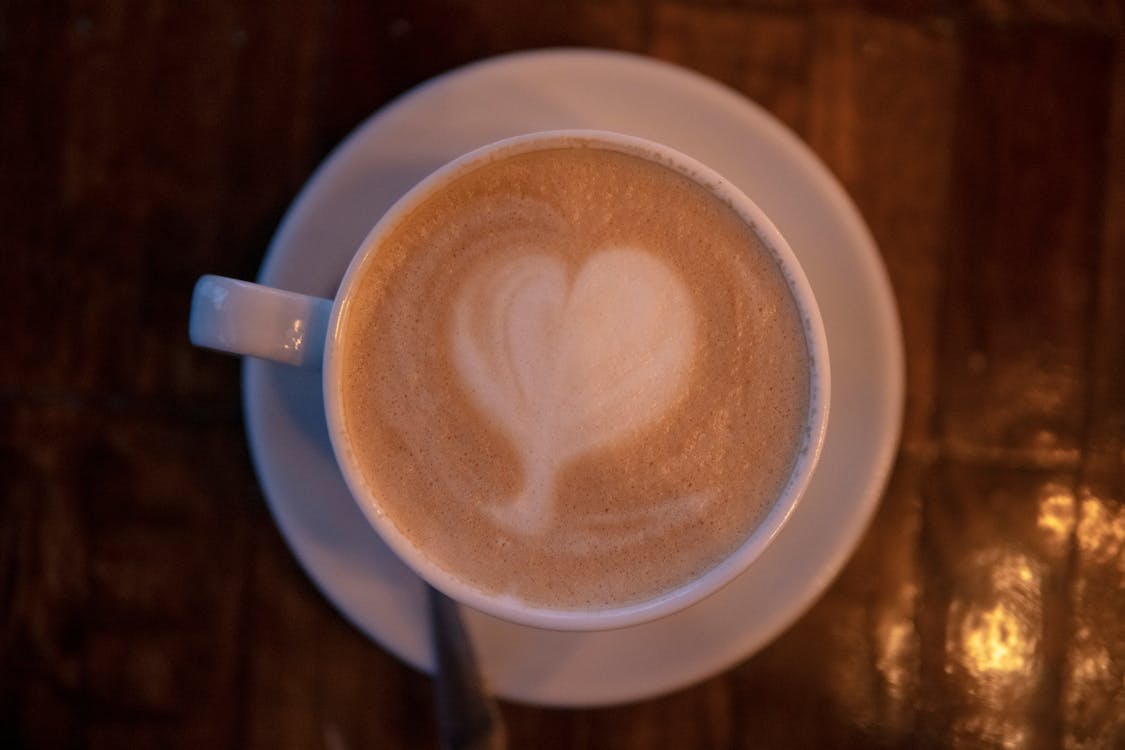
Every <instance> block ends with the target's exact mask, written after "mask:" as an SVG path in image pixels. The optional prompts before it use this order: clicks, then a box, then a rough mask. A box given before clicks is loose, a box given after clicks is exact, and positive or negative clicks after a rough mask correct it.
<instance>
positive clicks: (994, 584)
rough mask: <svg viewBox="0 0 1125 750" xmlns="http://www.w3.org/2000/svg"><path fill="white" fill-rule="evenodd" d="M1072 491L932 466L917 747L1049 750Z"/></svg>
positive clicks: (1040, 476) (991, 472)
mask: <svg viewBox="0 0 1125 750" xmlns="http://www.w3.org/2000/svg"><path fill="white" fill-rule="evenodd" d="M1075 482H1076V476H1075V475H1074V474H1073V473H1067V472H1054V471H1047V470H1044V471H1029V470H1026V469H1010V468H1004V467H980V466H977V465H966V464H960V463H957V462H952V461H940V462H939V463H938V464H937V465H936V466H935V471H934V472H933V474H932V475H931V477H930V478H929V481H928V485H929V489H928V492H927V496H926V498H925V502H924V504H923V508H924V520H923V535H922V554H923V558H922V559H923V560H924V562H925V570H924V583H923V589H922V598H921V606H920V607H919V614H918V630H919V636H920V644H921V691H920V693H921V702H920V704H921V708H920V711H921V713H920V717H919V719H920V721H919V735H920V738H921V739H925V740H926V741H927V742H930V743H932V744H933V745H935V746H940V745H946V746H948V745H953V746H962V745H964V746H966V747H993V746H995V747H1004V746H1013V747H1015V746H1019V747H1027V748H1044V750H1046V748H1052V747H1058V746H1059V736H1060V720H1059V719H1060V715H1059V710H1058V707H1059V699H1060V695H1059V692H1060V685H1061V683H1062V656H1063V653H1064V649H1065V644H1066V641H1067V638H1068V637H1069V632H1068V628H1067V611H1068V606H1069V605H1068V599H1067V583H1068V581H1069V559H1070V549H1071V531H1072V529H1073V504H1074V496H1075V495H1074V487H1075Z"/></svg>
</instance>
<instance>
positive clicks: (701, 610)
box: [243, 50, 903, 706]
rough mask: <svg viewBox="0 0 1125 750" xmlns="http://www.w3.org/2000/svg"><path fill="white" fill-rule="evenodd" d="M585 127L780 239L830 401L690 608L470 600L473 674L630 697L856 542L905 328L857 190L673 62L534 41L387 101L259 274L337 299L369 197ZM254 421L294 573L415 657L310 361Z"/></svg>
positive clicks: (807, 597)
mask: <svg viewBox="0 0 1125 750" xmlns="http://www.w3.org/2000/svg"><path fill="white" fill-rule="evenodd" d="M554 128H599V129H606V130H617V131H621V132H625V133H630V134H633V135H638V136H643V137H647V138H651V139H653V140H656V141H660V142H663V143H666V144H668V145H670V146H672V147H674V148H677V149H679V150H681V151H683V152H685V153H687V154H689V155H691V156H694V157H696V158H697V159H699V160H701V161H703V162H704V163H707V164H710V165H711V166H712V167H714V168H715V169H716V170H717V171H719V172H720V173H722V174H724V175H725V176H726V177H727V178H729V179H730V180H732V181H733V182H734V183H735V184H737V185H739V186H740V187H741V188H742V189H743V191H745V192H746V193H747V194H748V195H750V197H751V198H753V199H754V200H755V201H756V202H757V203H758V204H759V205H760V206H761V207H762V208H763V209H764V210H765V211H766V213H767V214H768V215H770V216H771V217H772V218H773V220H774V222H775V223H776V224H777V226H778V227H779V228H780V230H781V231H782V233H783V234H785V235H786V236H787V238H788V240H789V242H790V244H791V245H792V247H793V249H794V251H795V252H796V254H797V256H798V257H799V258H800V260H801V263H802V265H803V266H804V268H805V271H806V273H807V275H808V278H809V281H810V282H811V284H812V287H813V289H814V291H815V293H816V295H817V298H818V301H819V303H820V306H821V310H822V312H823V315H824V320H825V327H826V329H827V334H828V342H829V349H830V356H831V363H832V378H833V385H832V388H833V394H832V415H831V419H830V422H829V428H828V437H827V441H826V443H825V446H824V452H823V457H822V459H821V461H820V466H819V468H818V469H817V473H816V476H815V477H814V478H813V482H812V485H811V486H810V488H809V490H808V493H807V496H806V498H805V500H804V501H803V503H802V505H801V506H800V507H799V508H798V510H797V512H796V514H795V515H794V516H793V518H792V519H791V521H790V522H789V525H788V526H787V527H786V528H785V529H784V531H783V532H782V533H781V535H780V536H779V538H778V539H777V540H776V541H775V542H774V544H773V545H772V546H771V547H770V548H769V549H768V550H767V551H766V553H765V555H764V556H763V557H761V558H760V559H759V561H758V562H756V563H755V564H754V565H753V567H752V568H751V569H750V570H748V571H747V572H746V573H744V574H743V575H742V576H741V577H740V578H738V579H737V580H736V581H734V582H733V583H732V584H730V585H729V586H727V587H726V588H725V589H723V590H722V591H720V592H719V593H717V594H715V595H713V596H712V597H710V598H709V599H706V600H704V601H703V602H701V603H700V604H697V605H695V606H693V607H691V608H690V609H687V610H685V611H683V612H681V613H679V614H677V615H674V616H672V617H668V618H666V619H664V620H660V621H658V622H655V623H650V624H648V625H642V626H639V627H635V628H630V629H627V630H618V631H613V632H605V633H591V634H575V633H556V632H548V631H542V630H535V629H531V628H526V627H520V626H516V625H510V624H508V623H505V622H502V621H499V620H496V619H493V618H491V617H488V616H485V615H481V614H479V613H476V612H468V613H467V616H466V619H467V622H468V627H469V629H470V631H471V633H472V636H473V637H474V639H475V641H476V643H477V645H478V648H479V652H480V658H481V662H482V668H483V670H484V672H485V677H486V679H487V680H488V681H489V683H490V684H491V685H492V687H493V688H494V689H495V691H496V692H497V693H498V694H499V695H501V696H503V697H505V698H508V699H510V700H515V701H520V702H525V703H534V704H541V705H556V706H591V705H604V704H610V703H619V702H626V701H634V700H639V699H642V698H647V697H651V696H654V695H657V694H660V693H664V692H668V691H671V690H674V689H676V688H680V687H684V686H687V685H689V684H691V683H693V682H696V681H698V680H702V679H704V678H706V677H708V676H710V675H713V674H715V673H717V672H720V671H722V670H724V669H726V668H728V667H730V666H732V665H734V664H735V663H737V662H739V661H741V660H743V659H745V658H746V657H748V656H750V655H751V654H752V653H754V652H755V651H756V650H757V649H759V648H761V647H762V646H764V645H765V644H766V643H767V642H769V641H770V640H771V639H772V638H774V637H775V636H776V635H778V634H779V633H780V632H781V631H782V630H783V629H785V628H786V627H788V626H789V625H790V624H791V623H792V622H793V621H794V620H796V619H797V618H798V617H799V616H800V615H801V614H802V612H804V610H805V609H806V608H807V607H808V606H809V605H810V604H812V602H813V601H814V600H815V599H816V598H817V597H818V596H819V595H820V594H821V593H822V592H823V591H824V589H825V588H826V587H827V586H828V584H829V583H830V582H831V581H832V579H833V578H834V577H835V575H836V574H837V573H838V572H839V570H840V568H841V567H842V566H843V564H844V561H845V560H846V559H847V557H848V556H849V555H850V554H851V552H852V550H853V549H854V548H855V546H856V544H857V542H858V541H859V538H860V535H861V534H862V532H863V530H864V529H865V527H866V526H867V523H868V520H869V519H870V517H871V515H872V513H873V511H874V509H875V506H876V505H877V503H878V500H879V497H880V495H881V493H882V490H883V486H884V483H885V481H886V479H887V475H888V472H889V470H890V467H891V462H892V460H893V458H894V454H895V449H896V445H897V442H898V435H899V428H900V422H901V412H902V399H903V355H902V344H901V337H900V330H899V321H898V317H897V312H896V310H895V306H894V302H893V298H892V295H891V291H890V286H889V284H888V281H887V278H886V275H885V270H884V268H883V266H882V263H881V261H880V258H879V255H878V253H877V251H876V249H875V246H874V243H873V242H872V239H871V237H870V235H869V233H868V231H867V229H866V227H865V225H864V223H863V220H862V219H861V218H860V216H859V214H858V213H857V212H856V210H855V208H854V207H853V205H852V203H851V201H850V200H849V199H848V197H847V196H846V195H845V194H844V192H843V191H842V190H841V188H840V187H839V185H838V184H837V183H836V181H835V180H834V179H833V178H832V177H831V176H830V175H829V173H828V172H827V170H826V169H825V168H824V167H823V166H822V165H821V163H820V162H819V161H818V160H817V159H816V158H815V157H814V156H813V155H812V153H811V152H810V151H809V150H808V149H807V148H806V147H805V146H804V145H803V144H802V143H801V142H800V141H799V140H798V139H797V138H796V137H795V136H794V135H792V134H791V133H790V132H789V131H788V130H786V129H785V128H784V126H782V125H781V124H779V123H778V122H777V120H775V119H774V118H773V117H772V116H771V115H769V114H768V113H767V112H765V111H764V110H762V109H761V108H759V107H758V106H757V105H755V104H753V103H751V102H749V101H747V100H746V99H744V98H742V97H741V96H739V95H738V94H736V93H734V92H732V91H730V90H728V89H726V88H724V87H722V86H720V85H719V84H717V83H715V82H713V81H711V80H709V79H706V78H703V77H701V76H699V75H697V74H694V73H691V72H688V71H685V70H683V69H680V68H677V67H674V66H671V65H668V64H665V63H661V62H657V61H654V60H651V59H648V58H643V57H636V56H632V55H627V54H622V53H616V52H599V51H576V50H548V51H539V52H530V53H522V54H516V55H509V56H504V57H499V58H495V59H491V60H486V61H484V62H480V63H477V64H474V65H470V66H468V67H466V68H462V69H460V70H456V71H453V72H451V73H448V74H446V75H443V76H441V77H439V78H437V79H435V80H434V81H431V82H430V83H427V84H425V85H423V86H421V87H419V88H417V89H415V90H414V91H412V92H410V93H409V94H407V95H405V96H403V97H402V98H400V99H398V100H397V101H395V102H393V103H391V104H390V105H388V106H387V107H385V108H384V109H382V110H380V111H379V112H378V113H376V114H375V115H374V116H373V117H371V118H370V119H368V120H367V121H366V122H365V123H363V124H362V125H361V126H360V127H359V128H358V129H357V130H356V131H355V132H354V133H353V134H352V135H351V136H350V137H349V138H348V139H347V140H346V141H345V142H344V143H342V144H341V145H340V146H339V147H338V148H337V149H336V150H335V151H334V152H333V153H332V154H331V156H330V157H329V158H328V159H327V160H326V161H325V162H324V164H323V165H322V166H321V167H320V169H318V170H317V172H316V174H315V175H314V176H313V177H312V179H311V180H310V181H309V182H308V184H307V185H306V187H305V189H304V190H303V191H302V192H301V194H300V195H299V196H298V198H297V200H296V201H295V202H294V204H293V206H292V207H291V209H290V210H289V213H288V215H287V216H286V218H285V221H284V222H283V224H282V226H281V229H280V230H279V231H278V233H277V235H276V236H275V237H274V240H273V243H272V244H271V246H270V249H269V253H268V255H267V257H266V260H265V263H264V265H263V266H262V270H261V274H260V281H262V282H263V283H266V284H270V285H273V286H278V287H282V288H285V289H291V290H294V291H300V292H305V293H308V294H318V295H321V296H324V297H331V296H333V295H334V293H335V290H336V286H337V284H338V282H339V280H340V278H341V277H342V275H343V272H344V269H345V267H346V266H347V263H348V261H349V260H350V258H351V256H352V254H353V252H354V251H355V249H356V247H357V246H358V245H359V243H360V241H361V240H362V239H363V237H364V235H365V234H366V233H367V231H368V229H369V228H370V227H371V225H373V224H374V223H375V221H376V220H377V219H378V217H379V216H380V215H381V214H382V213H383V211H384V210H385V209H386V208H388V207H389V206H390V205H391V203H393V202H394V200H395V199H397V198H398V197H399V196H400V195H401V194H402V193H404V192H405V191H406V190H407V188H408V187H410V186H411V185H413V184H414V183H415V182H417V181H418V180H420V179H421V178H422V177H423V176H425V175H426V174H428V173H429V172H431V171H432V170H434V169H435V168H436V167H438V166H439V165H441V164H443V163H444V162H446V161H448V160H450V159H452V158H453V157H455V156H457V155H460V154H462V153H464V152H466V151H469V150H471V149H473V148H475V147H477V146H480V145H483V144H485V143H489V142H491V141H495V140H499V139H501V138H504V137H507V136H510V135H516V134H519V133H525V132H531V131H536V130H547V129H554ZM243 393H244V399H245V412H246V421H247V430H248V433H249V438H250V444H251V449H252V453H253V457H254V462H255V464H256V467H257V471H258V476H259V478H260V480H261V484H262V487H263V489H264V491H265V495H266V499H267V500H268V502H269V504H270V507H271V508H272V510H273V514H274V517H275V519H276V521H277V523H278V525H279V526H280V528H281V531H282V533H283V534H284V536H285V538H286V540H287V541H288V543H289V546H290V547H291V548H292V550H293V552H294V553H295V554H296V555H297V557H298V558H299V559H300V561H301V563H302V564H303V565H304V567H305V570H306V571H307V572H308V574H309V576H310V577H311V578H312V579H313V581H315V582H316V584H317V585H318V586H319V587H320V589H321V590H322V591H323V592H324V594H325V595H326V596H327V597H328V598H329V599H330V600H331V601H332V602H333V603H334V604H335V605H336V607H337V608H338V609H339V610H340V611H341V612H342V613H343V614H344V616H346V617H347V618H348V619H349V620H351V622H353V623H354V624H355V625H356V626H357V627H358V628H359V629H360V630H362V631H363V632H365V633H367V634H368V635H370V636H371V638H373V639H374V640H375V641H377V642H378V643H380V644H381V645H382V646H383V647H384V648H386V649H387V650H389V651H391V652H393V653H394V654H396V655H397V656H398V657H400V658H401V659H403V660H404V661H406V662H408V663H410V664H412V665H414V666H415V667H417V668H418V669H421V670H425V671H428V670H429V669H430V665H431V654H430V649H429V645H428V642H427V637H428V635H427V632H428V631H427V625H426V621H425V619H424V611H425V610H424V606H423V603H424V599H423V588H422V585H421V583H420V581H419V580H418V579H417V578H416V577H415V576H414V575H413V574H412V573H410V571H409V570H408V569H407V568H405V567H404V566H403V564H402V563H400V562H399V561H398V559H397V558H396V557H395V556H394V555H393V554H392V553H391V552H390V550H389V549H388V548H387V547H386V546H384V544H383V543H382V542H381V540H380V539H379V537H378V536H376V535H375V532H374V531H372V530H371V528H370V527H369V526H368V525H367V522H366V521H365V520H364V517H363V515H362V514H361V513H360V511H359V510H358V509H357V508H356V506H355V505H354V504H353V502H352V500H351V498H350V496H349V495H348V491H347V489H346V488H345V486H344V482H343V479H342V478H341V476H340V474H339V473H338V471H337V469H336V465H335V463H334V461H333V458H332V449H331V447H330V445H329V442H328V435H327V428H326V427H325V420H324V411H323V405H322V403H321V396H320V374H319V373H313V372H307V371H300V370H296V369H289V368H287V367H285V366H282V365H274V364H269V363H265V362H262V361H258V360H250V359H248V360H247V361H246V364H245V369H244V378H243Z"/></svg>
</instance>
